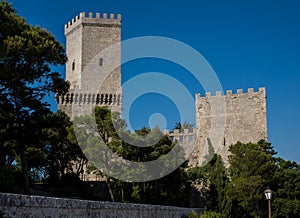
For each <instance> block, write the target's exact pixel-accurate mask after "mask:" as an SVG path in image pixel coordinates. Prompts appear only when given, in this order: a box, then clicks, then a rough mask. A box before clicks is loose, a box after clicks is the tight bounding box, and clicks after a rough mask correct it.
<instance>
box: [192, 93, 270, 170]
mask: <svg viewBox="0 0 300 218" xmlns="http://www.w3.org/2000/svg"><path fill="white" fill-rule="evenodd" d="M196 127H197V142H196V143H197V149H196V150H195V151H194V152H193V153H192V156H191V157H190V161H189V162H190V165H191V166H199V165H201V163H203V161H204V156H205V155H206V154H207V153H208V146H209V144H211V145H212V146H213V147H214V149H215V152H216V153H218V154H219V155H221V157H222V159H223V161H224V162H225V165H226V166H228V155H229V151H228V148H229V146H230V145H231V144H235V143H236V142H237V141H240V142H242V143H248V142H253V143H256V142H258V141H259V140H261V139H264V140H267V120H266V90H265V88H259V91H258V92H255V91H254V90H253V89H252V88H250V89H248V92H247V93H243V90H242V89H239V90H238V91H237V93H236V94H233V93H232V91H231V90H228V91H227V92H226V95H222V94H221V92H217V93H216V95H215V96H211V94H210V93H206V96H203V97H201V96H200V94H197V95H196Z"/></svg>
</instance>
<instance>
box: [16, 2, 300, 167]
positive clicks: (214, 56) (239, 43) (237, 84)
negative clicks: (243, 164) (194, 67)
mask: <svg viewBox="0 0 300 218" xmlns="http://www.w3.org/2000/svg"><path fill="white" fill-rule="evenodd" d="M12 3H13V6H14V7H15V8H16V10H17V12H18V14H20V15H21V16H23V17H25V18H26V20H27V21H28V22H29V23H31V24H33V25H39V26H41V27H44V28H47V29H48V30H49V31H50V32H52V33H53V34H54V35H55V37H56V38H57V39H58V40H59V41H60V42H61V43H63V44H65V38H64V35H63V28H64V24H65V23H67V22H68V21H70V20H71V19H72V18H73V17H75V16H76V15H77V14H79V12H81V11H85V12H94V13H95V12H100V13H105V12H106V13H115V14H117V13H120V14H122V39H129V38H131V37H138V36H148V35H151V36H164V37H170V38H173V39H176V40H179V41H182V42H184V43H186V44H188V45H189V46H191V47H193V48H194V49H196V50H197V51H198V52H200V53H201V54H202V55H203V56H204V57H205V58H206V60H207V61H208V62H209V64H210V65H211V66H212V68H213V69H214V71H215V73H216V74H217V76H218V77H219V80H220V82H221V85H222V87H223V89H224V90H227V89H232V90H234V91H235V90H237V89H240V88H242V89H244V90H245V91H246V90H247V89H248V88H251V87H253V88H255V90H257V89H258V87H262V86H265V87H266V88H267V119H268V138H269V141H270V142H271V143H272V144H273V146H274V147H275V149H276V150H277V151H278V155H279V156H281V157H283V158H285V159H289V160H294V161H297V162H298V163H300V137H299V133H300V132H299V130H300V115H299V111H300V100H299V99H300V98H299V93H300V13H299V10H300V1H297V0H286V1H282V0H252V1H250V0H248V1H239V0H226V1H225V0H209V1H208V0H185V1H174V0H173V1H171V0H151V1H150V0H148V1H145V0H126V1H125V0H98V1H96V0H90V1H82V0H81V1H79V0H72V1H70V0H62V1H57V0H52V1H42V0H39V1H37V0H30V1H21V0H13V1H12ZM152 62H155V63H152ZM153 66H155V67H153ZM127 68H130V66H127V65H125V66H124V74H123V75H122V80H123V82H126V81H127V80H128V79H130V78H131V77H133V76H134V75H137V74H138V73H143V72H150V71H160V72H162V71H168V72H167V73H169V74H175V75H177V76H178V79H179V80H180V81H182V83H183V84H184V85H185V86H189V87H190V88H189V90H190V91H191V92H192V93H194V92H202V91H203V90H202V89H201V87H199V86H198V85H197V84H195V82H194V81H193V78H192V77H191V76H189V75H187V74H184V76H182V73H183V72H184V70H183V69H179V68H178V66H173V65H172V64H170V63H165V62H163V61H157V60H148V64H144V63H142V62H141V63H140V62H138V61H137V62H136V63H135V66H134V67H133V68H131V70H128V72H126V69H127ZM158 68H159V69H158ZM132 69H135V70H132ZM61 71H62V73H64V69H63V68H62V70H61ZM171 71H172V73H171ZM154 97H155V98H154ZM151 101H158V102H162V103H161V104H158V105H160V106H161V108H157V107H155V106H154V105H155V104H146V103H147V102H151ZM143 107H144V108H143ZM169 107H170V109H169ZM173 107H174V105H172V102H168V100H167V99H165V98H164V97H163V96H158V95H153V96H146V95H145V96H144V97H143V98H141V99H138V100H137V101H136V102H135V103H134V105H133V108H132V114H134V116H136V114H137V116H138V119H135V121H133V122H134V124H133V126H134V127H135V128H138V127H140V125H142V124H144V122H145V121H146V120H147V119H148V118H149V117H147V116H149V115H151V113H154V112H156V110H160V109H161V110H162V111H159V112H161V113H164V112H165V111H167V112H168V113H167V114H171V115H170V116H171V117H170V118H169V117H168V116H169V115H167V117H166V118H167V119H170V122H169V121H168V124H167V125H168V128H172V127H173V126H174V123H173V121H174V122H176V119H177V117H176V110H174V111H175V112H172V111H173V110H172V108H173ZM141 108H143V109H142V110H143V111H144V113H141V111H142V110H141ZM191 122H192V121H191Z"/></svg>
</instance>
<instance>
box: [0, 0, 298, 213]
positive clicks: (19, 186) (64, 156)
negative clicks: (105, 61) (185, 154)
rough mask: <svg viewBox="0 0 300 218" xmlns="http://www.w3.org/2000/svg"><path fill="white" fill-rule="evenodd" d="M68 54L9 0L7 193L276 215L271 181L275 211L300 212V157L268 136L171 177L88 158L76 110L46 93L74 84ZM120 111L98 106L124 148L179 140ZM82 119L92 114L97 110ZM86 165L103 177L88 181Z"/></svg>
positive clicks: (2, 123)
mask: <svg viewBox="0 0 300 218" xmlns="http://www.w3.org/2000/svg"><path fill="white" fill-rule="evenodd" d="M65 62H66V56H65V53H64V48H63V46H62V45H61V44H60V43H59V42H57V41H56V40H55V38H54V37H53V35H52V34H51V33H49V32H47V31H46V30H42V29H41V28H39V27H33V26H31V25H29V24H27V23H26V21H25V20H24V19H23V18H21V17H19V16H18V15H17V13H16V11H15V10H14V9H13V8H12V6H11V5H9V4H8V3H6V2H5V1H2V2H1V3H0V191H1V192H14V193H25V194H41V195H51V196H67V197H79V198H83V199H95V200H109V201H120V202H135V203H150V204H161V205H176V206H185V207H202V208H205V209H206V210H207V211H208V212H206V213H205V214H202V215H201V217H266V216H267V202H266V200H265V198H264V194H263V192H264V190H265V189H266V188H267V187H270V188H271V189H272V190H273V191H274V198H273V200H272V211H273V214H272V215H273V217H299V214H300V165H299V164H297V163H295V162H291V161H287V160H284V159H282V158H279V157H277V156H276V151H275V150H274V148H273V147H272V146H271V144H270V143H268V142H266V141H259V142H257V143H246V144H243V143H240V142H237V143H236V144H234V145H231V146H230V148H229V150H230V152H231V155H230V157H229V162H230V167H229V168H228V169H226V168H225V167H224V164H223V162H222V160H221V158H220V156H218V155H212V156H211V157H212V158H208V160H207V164H206V165H205V166H204V167H198V168H188V167H187V163H184V164H182V165H181V166H180V167H179V168H178V169H177V170H175V171H174V172H172V173H171V174H169V175H167V176H166V177H163V178H161V179H158V180H154V181H149V182H140V183H129V182H123V181H120V180H116V179H114V178H111V177H109V176H108V175H105V172H103V171H101V170H98V169H96V168H95V166H93V165H92V164H90V163H88V160H87V159H86V157H85V155H84V154H83V152H82V150H81V148H80V147H79V145H78V143H77V139H76V137H75V134H74V128H73V124H72V122H71V121H70V119H69V117H68V116H67V115H66V114H65V113H63V112H61V111H57V112H55V113H54V112H51V110H50V109H49V105H48V104H47V102H46V101H45V96H53V93H58V94H62V93H65V92H67V90H68V83H67V82H65V81H64V80H63V78H61V76H60V74H59V73H57V72H55V71H53V69H54V68H53V66H56V65H62V64H64V63H65ZM118 116H119V115H118V114H111V112H110V110H108V109H107V108H100V107H96V108H95V117H96V122H97V129H98V132H99V134H101V135H102V136H103V139H104V143H105V145H106V146H108V147H109V148H110V149H111V150H112V151H113V152H115V153H116V154H118V155H119V156H122V157H123V158H125V159H127V160H133V161H149V160H155V159H157V158H158V157H160V156H161V155H164V154H166V153H168V152H169V151H170V150H171V149H172V148H173V147H174V143H173V142H172V141H171V140H170V139H169V138H168V136H163V135H162V134H161V132H160V131H159V129H153V130H150V129H147V128H143V129H141V130H139V131H136V132H135V133H129V132H128V131H126V125H125V122H124V121H123V120H121V119H120V118H118ZM112 117H114V118H117V119H119V120H118V123H119V125H120V126H121V127H123V130H124V131H123V133H122V134H127V137H130V138H131V140H133V141H134V140H138V139H137V136H138V135H147V134H149V133H150V132H152V133H154V135H161V139H160V140H159V141H158V142H157V143H156V144H155V145H153V146H151V147H146V148H140V147H135V146H132V145H130V144H129V143H126V142H124V141H123V140H121V139H120V137H119V136H118V134H117V133H116V131H115V129H114V126H113V124H112ZM77 119H81V120H83V121H87V122H88V120H89V119H90V117H88V116H86V117H79V118H77ZM182 126H188V127H189V128H192V125H190V124H188V123H184V124H183V125H181V124H180V123H177V124H176V126H175V128H179V129H181V128H182ZM90 141H91V142H92V141H93V138H90ZM83 149H85V150H84V151H85V154H89V152H90V153H92V152H93V151H92V150H91V151H89V149H90V146H88V145H87V147H86V148H83ZM103 158H104V156H103ZM103 161H106V160H104V159H103ZM74 163H76V164H74ZM86 164H87V166H88V167H87V170H88V171H89V172H94V173H96V174H98V175H99V176H101V177H102V179H103V181H102V182H98V183H91V182H83V181H81V180H80V177H81V176H82V172H83V167H84V165H86ZM189 216H190V217H199V216H200V215H197V214H190V215H189Z"/></svg>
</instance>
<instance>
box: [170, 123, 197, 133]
mask: <svg viewBox="0 0 300 218" xmlns="http://www.w3.org/2000/svg"><path fill="white" fill-rule="evenodd" d="M193 128H194V124H191V123H189V122H187V121H184V123H183V124H181V123H180V122H178V123H175V127H174V129H179V132H182V131H183V130H184V129H188V130H189V131H192V130H193Z"/></svg>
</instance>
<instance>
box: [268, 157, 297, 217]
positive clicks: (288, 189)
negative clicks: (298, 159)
mask: <svg viewBox="0 0 300 218" xmlns="http://www.w3.org/2000/svg"><path fill="white" fill-rule="evenodd" d="M276 165H277V169H276V171H275V172H274V177H273V179H272V182H271V184H270V187H272V190H274V197H273V200H272V208H273V210H272V216H273V217H295V218H296V217H299V214H300V165H299V164H297V163H295V162H291V161H286V160H283V159H282V158H277V159H276Z"/></svg>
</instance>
